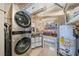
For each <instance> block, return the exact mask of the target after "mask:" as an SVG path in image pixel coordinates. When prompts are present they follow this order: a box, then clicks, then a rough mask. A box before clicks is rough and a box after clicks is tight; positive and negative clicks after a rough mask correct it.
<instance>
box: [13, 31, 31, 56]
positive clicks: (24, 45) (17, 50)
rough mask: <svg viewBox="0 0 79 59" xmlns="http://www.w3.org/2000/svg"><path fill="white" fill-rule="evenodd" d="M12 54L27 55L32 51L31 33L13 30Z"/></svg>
mask: <svg viewBox="0 0 79 59" xmlns="http://www.w3.org/2000/svg"><path fill="white" fill-rule="evenodd" d="M12 34H13V35H12V55H13V56H27V55H29V54H30V52H31V34H30V33H28V34H26V33H25V32H12Z"/></svg>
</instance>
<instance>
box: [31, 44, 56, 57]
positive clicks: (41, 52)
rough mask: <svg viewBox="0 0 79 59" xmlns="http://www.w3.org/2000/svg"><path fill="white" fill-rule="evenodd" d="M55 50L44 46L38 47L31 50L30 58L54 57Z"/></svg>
mask: <svg viewBox="0 0 79 59" xmlns="http://www.w3.org/2000/svg"><path fill="white" fill-rule="evenodd" d="M56 55H57V54H56V49H55V47H50V48H48V47H47V46H46V45H44V47H43V48H42V47H38V48H35V49H32V52H31V53H30V56H56Z"/></svg>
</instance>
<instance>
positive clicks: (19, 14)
mask: <svg viewBox="0 0 79 59" xmlns="http://www.w3.org/2000/svg"><path fill="white" fill-rule="evenodd" d="M30 52H31V17H30V15H29V14H28V12H27V11H25V10H19V9H18V7H17V6H16V4H14V5H13V19H12V55H13V56H27V55H29V54H30Z"/></svg>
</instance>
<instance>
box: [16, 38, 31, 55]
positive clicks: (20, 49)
mask: <svg viewBox="0 0 79 59" xmlns="http://www.w3.org/2000/svg"><path fill="white" fill-rule="evenodd" d="M30 46H31V38H28V37H24V38H22V39H21V40H19V41H18V42H17V44H16V46H15V53H16V54H18V55H20V54H23V53H25V52H26V51H27V50H28V49H29V48H30Z"/></svg>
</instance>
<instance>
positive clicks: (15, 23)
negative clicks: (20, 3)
mask: <svg viewBox="0 0 79 59" xmlns="http://www.w3.org/2000/svg"><path fill="white" fill-rule="evenodd" d="M12 17H13V19H12V31H29V30H31V16H30V14H29V13H28V12H27V11H26V10H20V9H19V8H18V7H17V5H16V4H14V5H13V16H12Z"/></svg>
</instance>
